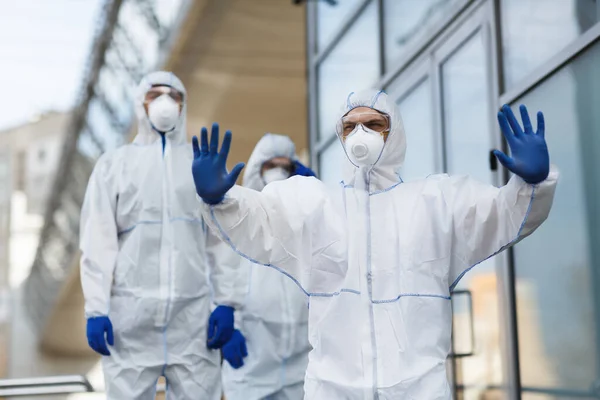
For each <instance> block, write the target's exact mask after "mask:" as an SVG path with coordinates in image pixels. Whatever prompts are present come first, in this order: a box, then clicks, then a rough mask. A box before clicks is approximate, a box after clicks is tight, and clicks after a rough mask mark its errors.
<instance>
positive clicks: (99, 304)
mask: <svg viewBox="0 0 600 400" xmlns="http://www.w3.org/2000/svg"><path fill="white" fill-rule="evenodd" d="M109 161H110V160H109V158H108V156H107V155H106V154H105V155H104V156H103V157H101V158H100V159H99V160H98V162H97V164H96V166H95V168H94V171H93V172H92V175H91V177H90V180H89V183H88V187H87V190H86V193H85V198H84V201H83V207H82V209H81V221H80V230H79V237H80V240H79V248H80V249H81V252H82V255H81V286H82V288H83V295H84V298H85V316H86V318H90V317H96V316H101V315H108V311H109V308H110V290H111V286H112V281H113V272H114V269H115V265H116V262H117V255H118V252H119V243H118V231H117V223H116V206H117V204H116V203H117V196H116V194H115V193H114V190H113V189H114V188H113V187H112V186H113V185H112V178H111V174H110V171H109V165H110V162H109Z"/></svg>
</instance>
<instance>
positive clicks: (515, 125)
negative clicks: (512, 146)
mask: <svg viewBox="0 0 600 400" xmlns="http://www.w3.org/2000/svg"><path fill="white" fill-rule="evenodd" d="M502 113H503V114H504V115H505V116H506V119H507V120H508V123H509V125H510V127H511V128H512V131H513V133H514V135H515V136H516V137H520V136H522V135H523V130H522V129H521V126H520V125H519V121H517V117H515V114H514V113H513V112H512V110H511V109H510V107H509V106H508V105H506V104H505V105H504V106H503V107H502Z"/></svg>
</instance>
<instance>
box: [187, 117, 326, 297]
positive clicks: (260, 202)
mask: <svg viewBox="0 0 600 400" xmlns="http://www.w3.org/2000/svg"><path fill="white" fill-rule="evenodd" d="M211 136H212V137H211V142H210V146H209V143H208V133H207V131H206V129H203V130H202V137H201V145H200V146H198V140H197V139H194V140H193V146H194V163H193V167H192V172H193V174H194V182H195V184H196V192H197V193H198V196H199V197H200V198H202V200H203V203H202V205H201V207H202V212H203V214H204V217H205V220H206V222H207V224H208V226H209V227H210V228H211V230H212V232H213V233H214V234H215V235H217V236H219V237H220V238H221V240H223V241H225V242H226V243H227V244H228V245H229V246H230V247H231V248H232V249H233V250H234V251H235V252H236V253H237V254H238V255H240V256H241V257H244V258H246V259H248V260H250V261H252V262H254V263H256V264H260V265H263V266H266V267H270V268H274V269H276V270H278V271H279V272H282V273H284V274H285V275H287V276H289V277H291V278H292V279H293V280H294V281H295V282H296V283H297V284H298V285H299V286H300V287H301V288H303V289H304V288H306V287H307V284H308V283H307V279H308V273H309V267H310V265H311V259H312V250H313V249H314V248H315V243H313V240H312V239H313V236H312V226H313V222H314V221H315V218H318V217H317V215H319V214H320V213H321V212H322V210H323V207H324V206H326V203H327V198H326V196H325V190H324V186H323V184H322V183H321V182H319V181H317V180H316V179H302V178H290V179H287V180H285V181H281V182H275V183H272V184H270V185H268V187H267V188H265V190H263V191H262V192H257V191H255V190H251V189H247V188H243V187H239V186H235V187H234V183H235V181H236V179H237V176H238V175H239V172H240V171H241V168H242V166H240V165H241V164H238V166H237V167H236V168H234V171H233V172H231V173H228V172H227V169H226V167H225V164H226V161H227V155H228V152H229V147H230V143H231V133H230V132H227V133H226V134H225V138H224V139H223V145H222V147H221V151H220V152H218V151H217V149H218V141H219V134H218V125H213V131H212V135H211ZM319 245H320V243H319ZM305 292H306V290H305Z"/></svg>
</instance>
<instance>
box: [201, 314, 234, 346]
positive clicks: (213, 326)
mask: <svg viewBox="0 0 600 400" xmlns="http://www.w3.org/2000/svg"><path fill="white" fill-rule="evenodd" d="M233 311H234V309H233V307H229V306H218V307H217V308H215V311H213V312H212V314H210V318H209V319H208V335H207V336H206V337H207V338H208V342H207V345H208V348H209V349H220V348H221V347H223V345H224V344H225V343H227V341H228V340H229V339H231V335H232V334H233Z"/></svg>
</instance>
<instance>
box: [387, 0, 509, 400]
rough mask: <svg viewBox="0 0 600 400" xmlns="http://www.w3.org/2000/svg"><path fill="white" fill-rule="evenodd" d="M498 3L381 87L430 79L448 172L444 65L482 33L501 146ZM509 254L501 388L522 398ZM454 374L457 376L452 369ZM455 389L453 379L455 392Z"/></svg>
mask: <svg viewBox="0 0 600 400" xmlns="http://www.w3.org/2000/svg"><path fill="white" fill-rule="evenodd" d="M495 7H496V3H495V2H494V1H486V0H482V1H474V2H473V3H472V4H471V5H470V6H469V7H467V8H466V9H465V10H464V12H463V13H462V14H460V16H458V17H457V18H456V19H455V20H454V21H453V23H451V24H450V25H449V26H448V28H447V29H446V31H445V32H444V33H442V34H441V35H439V36H438V37H436V39H435V40H434V41H433V42H432V44H431V45H430V46H429V47H428V48H425V49H422V51H421V54H420V56H419V57H418V58H416V59H414V61H413V63H412V64H411V65H409V66H405V67H404V70H403V71H402V72H400V73H399V74H398V75H396V76H394V77H393V78H390V76H386V77H384V78H383V79H382V80H381V81H380V82H379V85H381V86H384V85H385V86H386V87H387V88H389V94H390V95H391V96H392V97H393V98H394V99H401V98H403V97H404V96H407V95H408V94H410V92H411V91H412V90H414V89H415V88H416V87H417V86H418V85H419V84H420V83H421V82H423V80H424V79H427V78H429V79H430V82H431V90H432V97H431V99H432V101H433V104H432V107H433V108H432V109H433V112H434V129H435V131H436V137H437V138H438V139H439V140H440V143H441V146H438V148H437V149H436V153H437V154H436V162H441V165H442V167H443V170H447V156H446V141H445V138H446V134H445V132H444V129H443V119H444V115H443V109H444V108H443V92H442V90H443V88H442V78H441V68H442V65H443V64H444V62H445V61H446V60H448V59H449V58H450V57H452V55H453V54H455V52H456V51H458V50H460V49H461V48H462V46H463V45H464V44H465V43H467V42H468V41H469V40H470V39H471V38H473V36H474V35H477V34H482V36H483V37H482V39H483V41H484V46H485V52H486V60H487V65H486V70H487V71H486V73H487V76H488V78H489V79H487V83H488V90H487V92H488V104H489V109H488V118H487V121H488V123H489V124H490V125H489V126H488V128H489V132H490V135H491V137H490V143H491V145H492V146H493V147H494V148H501V147H502V145H503V141H502V140H501V136H500V130H499V128H498V125H497V124H496V123H495V121H496V118H495V110H497V109H498V108H499V98H500V95H499V92H500V71H499V65H500V63H499V61H500V59H499V57H498V55H499V44H498V43H499V38H498V37H497V35H498V29H497V25H496V24H497V21H496V15H497V14H496V9H495ZM490 150H491V149H490ZM490 173H491V178H492V182H493V183H494V184H497V185H499V184H502V183H504V182H505V181H506V176H504V171H503V169H502V168H498V169H497V170H496V171H490ZM509 261H510V260H509V257H508V254H505V253H501V254H500V255H498V256H496V274H497V277H498V300H499V307H500V309H499V310H498V311H499V313H498V315H499V321H498V323H499V328H500V346H501V353H502V359H503V375H504V382H503V386H504V388H503V389H505V392H506V394H507V395H508V398H510V399H515V400H517V399H520V385H519V370H518V351H517V350H518V349H517V344H518V343H517V336H516V334H517V330H516V316H515V302H514V300H515V297H514V286H513V282H514V280H513V279H512V274H511V273H510V270H511V268H510V265H509ZM452 375H453V377H455V376H456V374H455V372H454V371H452ZM459 388H460V387H457V385H456V382H454V389H455V396H456V394H457V393H456V390H457V389H459Z"/></svg>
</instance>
